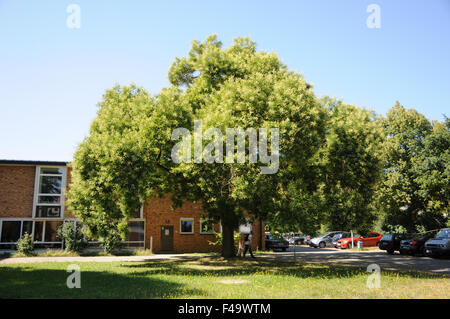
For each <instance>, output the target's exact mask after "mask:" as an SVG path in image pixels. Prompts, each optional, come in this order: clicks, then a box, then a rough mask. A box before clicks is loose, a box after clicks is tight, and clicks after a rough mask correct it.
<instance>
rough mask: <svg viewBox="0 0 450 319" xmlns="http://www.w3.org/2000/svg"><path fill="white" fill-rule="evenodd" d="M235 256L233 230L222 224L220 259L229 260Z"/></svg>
mask: <svg viewBox="0 0 450 319" xmlns="http://www.w3.org/2000/svg"><path fill="white" fill-rule="evenodd" d="M234 256H236V251H235V248H234V229H233V227H231V226H229V225H227V224H226V223H224V222H222V257H225V258H230V257H234Z"/></svg>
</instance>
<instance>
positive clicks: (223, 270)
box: [121, 258, 442, 279]
mask: <svg viewBox="0 0 450 319" xmlns="http://www.w3.org/2000/svg"><path fill="white" fill-rule="evenodd" d="M121 267H127V268H135V269H140V270H141V272H139V273H140V275H142V276H148V275H179V276H213V277H225V276H247V275H254V274H268V275H269V274H271V275H279V276H292V277H297V278H321V279H333V278H349V277H356V276H361V275H368V273H367V271H366V268H365V267H357V266H356V267H355V266H353V267H348V266H335V265H323V264H310V263H293V262H288V261H273V260H261V259H258V260H248V261H247V260H242V259H238V258H237V259H231V260H224V259H222V258H198V259H196V260H192V259H190V260H188V259H182V258H179V259H170V260H149V261H146V262H131V263H129V264H122V265H121ZM142 270H144V271H142ZM395 273H396V274H398V275H399V276H405V277H411V278H412V277H414V278H423V279H431V278H442V276H438V275H434V274H429V273H422V272H408V271H396V272H395Z"/></svg>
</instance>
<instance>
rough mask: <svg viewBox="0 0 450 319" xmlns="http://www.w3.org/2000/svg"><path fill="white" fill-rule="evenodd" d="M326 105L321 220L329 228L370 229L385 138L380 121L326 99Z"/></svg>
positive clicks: (368, 114) (374, 115) (373, 218)
mask: <svg viewBox="0 0 450 319" xmlns="http://www.w3.org/2000/svg"><path fill="white" fill-rule="evenodd" d="M324 102H325V104H327V105H328V106H329V125H328V130H327V143H326V145H325V146H324V149H323V162H322V169H323V175H324V176H323V177H324V181H323V186H322V187H321V192H322V194H323V200H324V205H323V207H324V211H323V214H324V216H323V221H324V224H325V225H326V226H327V228H328V229H333V230H349V229H353V230H357V231H360V232H365V231H368V230H370V229H371V227H372V226H373V223H374V221H375V220H376V219H377V216H376V212H375V211H374V209H373V206H372V202H373V198H374V194H375V191H376V186H377V183H378V182H379V180H380V177H381V168H382V149H381V145H382V142H383V139H384V133H383V129H382V127H381V124H380V119H379V118H378V117H377V116H376V114H375V113H373V112H370V111H367V110H364V109H362V108H359V107H356V106H353V105H348V104H344V103H342V102H340V101H336V100H327V99H325V101H324Z"/></svg>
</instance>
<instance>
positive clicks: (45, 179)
mask: <svg viewBox="0 0 450 319" xmlns="http://www.w3.org/2000/svg"><path fill="white" fill-rule="evenodd" d="M70 177H71V175H70V168H69V167H68V166H67V163H66V162H43V161H13V160H0V250H2V249H14V247H15V243H16V241H17V240H18V239H19V238H20V237H21V236H22V235H23V234H24V233H26V232H28V233H30V234H32V235H33V238H34V240H35V243H36V246H37V247H47V248H61V247H62V241H61V239H59V238H58V236H57V228H58V227H59V226H60V225H61V224H62V223H63V222H64V221H69V220H70V221H75V222H77V220H76V218H75V217H74V216H73V215H72V214H71V213H70V211H69V210H68V209H67V207H66V205H65V192H66V191H67V189H68V188H69V187H70ZM201 213H202V209H201V206H200V204H194V203H190V202H185V203H184V204H183V206H182V207H180V208H177V209H175V210H172V209H171V200H170V198H169V197H165V198H150V199H148V200H147V201H146V202H145V203H144V204H143V206H142V208H141V210H140V211H139V212H136V216H134V218H132V219H130V221H129V230H130V235H129V238H128V240H127V241H126V242H124V245H126V246H127V247H141V248H150V249H152V250H153V251H154V252H165V251H167V252H177V253H181V252H209V251H215V250H216V251H217V250H220V247H218V246H212V245H210V244H209V242H210V241H214V240H215V236H214V235H213V234H212V233H211V232H210V229H211V227H213V228H214V231H216V232H220V231H221V227H220V225H219V224H216V225H212V226H211V225H209V223H207V222H206V221H205V220H203V219H202V216H201V215H202V214H201ZM252 230H253V242H252V246H253V249H256V248H260V249H264V246H265V245H264V237H263V236H264V223H263V222H259V221H256V222H254V224H253V225H252ZM90 244H91V245H95V244H96V243H95V242H91V243H90Z"/></svg>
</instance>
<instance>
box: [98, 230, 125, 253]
mask: <svg viewBox="0 0 450 319" xmlns="http://www.w3.org/2000/svg"><path fill="white" fill-rule="evenodd" d="M121 244H122V237H121V236H120V234H119V232H118V231H115V230H112V231H111V232H110V233H109V234H108V235H107V236H106V237H104V238H103V239H102V247H103V249H104V250H105V251H106V252H107V253H111V252H112V251H113V250H115V249H118V248H120V246H121Z"/></svg>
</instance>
